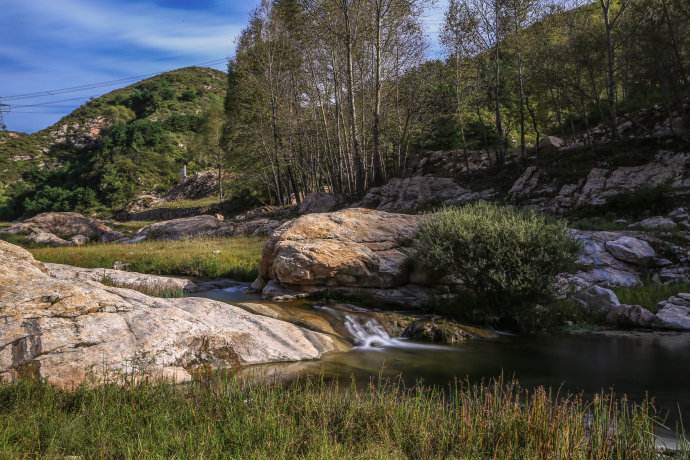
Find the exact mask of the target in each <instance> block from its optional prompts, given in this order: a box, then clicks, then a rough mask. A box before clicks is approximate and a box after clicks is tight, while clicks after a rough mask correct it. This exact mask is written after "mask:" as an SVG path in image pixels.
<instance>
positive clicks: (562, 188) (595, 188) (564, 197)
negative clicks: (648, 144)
mask: <svg viewBox="0 0 690 460" xmlns="http://www.w3.org/2000/svg"><path fill="white" fill-rule="evenodd" d="M689 161H690V153H678V152H670V151H659V152H658V153H657V154H656V155H655V157H654V159H653V160H652V161H650V162H648V163H646V164H642V165H638V166H623V167H618V168H615V169H607V168H593V169H591V170H590V172H589V174H588V175H587V177H584V178H580V179H579V180H577V181H573V182H571V183H565V184H563V183H561V182H560V180H559V179H557V178H554V177H551V176H550V175H549V174H548V173H546V172H544V171H541V170H538V169H537V168H536V166H530V167H528V168H527V169H525V171H524V172H523V174H522V175H521V176H520V177H519V178H518V179H517V180H516V181H515V182H514V183H513V186H512V187H511V189H510V191H509V192H508V198H510V199H512V200H513V201H518V203H519V204H521V205H527V206H530V207H533V208H536V209H539V210H542V211H546V212H549V213H556V214H564V213H567V212H568V211H571V210H572V209H577V208H581V207H590V206H602V205H605V204H606V203H607V202H608V201H610V200H611V199H612V198H614V197H617V196H621V195H624V194H628V193H634V192H637V191H640V190H645V189H650V188H656V187H667V188H668V189H669V192H668V193H669V194H670V195H671V196H685V195H687V194H688V193H689V192H690V168H688V167H687V164H688V162H689Z"/></svg>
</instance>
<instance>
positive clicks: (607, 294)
mask: <svg viewBox="0 0 690 460" xmlns="http://www.w3.org/2000/svg"><path fill="white" fill-rule="evenodd" d="M573 300H575V301H576V302H578V303H579V304H580V305H582V306H584V307H586V308H587V309H589V310H590V311H592V312H593V313H595V314H608V313H609V312H610V311H611V310H613V309H615V308H617V307H619V306H620V304H621V303H620V301H619V300H618V296H616V294H615V293H614V292H613V291H612V290H611V289H606V288H603V287H601V286H592V287H590V288H588V289H583V290H581V291H578V292H577V293H575V295H573Z"/></svg>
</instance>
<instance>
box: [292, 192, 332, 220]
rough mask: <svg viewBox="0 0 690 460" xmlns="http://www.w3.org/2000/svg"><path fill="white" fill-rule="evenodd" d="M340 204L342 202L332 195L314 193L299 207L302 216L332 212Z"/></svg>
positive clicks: (306, 197) (305, 198)
mask: <svg viewBox="0 0 690 460" xmlns="http://www.w3.org/2000/svg"><path fill="white" fill-rule="evenodd" d="M339 204H340V200H339V199H338V198H337V197H336V196H335V195H333V194H332V193H325V192H314V193H310V194H309V195H307V196H305V197H304V200H303V201H302V204H301V205H300V207H299V213H300V215H303V214H313V213H321V212H331V211H333V210H335V208H337V207H338V205H339Z"/></svg>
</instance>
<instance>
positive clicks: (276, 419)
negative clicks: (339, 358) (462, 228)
mask: <svg viewBox="0 0 690 460" xmlns="http://www.w3.org/2000/svg"><path fill="white" fill-rule="evenodd" d="M654 425H655V421H654V418H653V409H652V407H651V406H650V405H649V404H648V403H641V404H630V403H628V402H627V401H626V400H625V399H620V400H619V399H616V398H615V397H614V396H612V395H602V396H600V397H597V398H595V399H594V400H593V401H592V402H586V401H584V400H582V399H581V398H579V397H570V398H561V399H558V398H555V397H554V396H553V395H551V394H549V393H548V392H547V391H545V390H544V389H537V390H534V391H531V392H528V391H525V390H522V389H521V388H520V387H519V386H517V385H515V384H507V385H506V384H503V383H501V382H496V383H493V384H490V385H478V386H467V385H457V386H455V387H454V388H453V389H451V391H449V392H443V391H440V390H438V389H431V388H426V387H422V386H418V387H415V388H404V387H403V386H402V385H400V384H396V383H390V382H389V383H380V384H378V385H373V384H372V385H371V386H370V387H368V388H366V389H364V390H362V389H360V390H358V389H356V388H355V387H354V385H353V386H345V387H342V386H340V387H339V386H337V384H329V383H324V382H323V381H322V380H307V381H305V380H303V381H298V382H294V383H291V384H287V385H283V384H261V385H256V384H254V385H250V384H243V383H241V382H240V381H238V380H235V379H220V380H216V381H212V382H208V381H205V382H204V381H200V382H196V383H193V384H190V385H186V386H174V385H167V384H155V385H154V384H140V385H135V386H132V387H129V388H125V389H123V388H120V387H117V386H105V387H100V388H95V389H86V388H80V389H78V390H76V391H74V392H65V391H60V390H57V389H55V388H52V387H50V386H48V385H45V384H36V383H16V384H11V385H4V386H0V457H1V458H3V459H15V458H64V457H65V456H70V455H72V456H81V457H82V458H85V459H86V458H98V459H110V458H117V459H164V458H177V459H221V458H223V459H226V458H229V459H420V460H421V459H429V460H431V459H468V460H469V459H472V460H474V459H478V460H479V459H597V460H604V459H631V460H637V459H640V460H641V459H645V460H646V459H650V460H651V459H656V458H659V457H658V452H657V450H656V448H655V440H654V435H653V430H654Z"/></svg>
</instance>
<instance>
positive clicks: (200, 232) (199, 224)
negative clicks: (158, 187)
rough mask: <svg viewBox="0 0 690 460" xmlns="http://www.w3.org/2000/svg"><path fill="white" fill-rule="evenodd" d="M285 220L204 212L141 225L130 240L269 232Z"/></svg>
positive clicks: (265, 234)
mask: <svg viewBox="0 0 690 460" xmlns="http://www.w3.org/2000/svg"><path fill="white" fill-rule="evenodd" d="M281 224H282V222H281V221H278V220H271V219H268V218H258V219H254V220H231V221H228V220H225V219H221V218H219V217H218V216H212V215H201V216H194V217H185V218H182V219H172V220H165V221H163V222H156V223H155V224H151V225H148V226H146V227H144V228H142V229H140V230H139V231H138V232H137V233H136V234H135V235H134V236H133V237H132V238H131V239H130V240H129V242H130V243H137V242H139V241H144V240H181V239H192V238H204V237H206V238H226V237H230V236H268V235H269V234H271V233H272V232H273V230H275V229H276V228H277V227H279V226H280V225H281Z"/></svg>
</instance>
